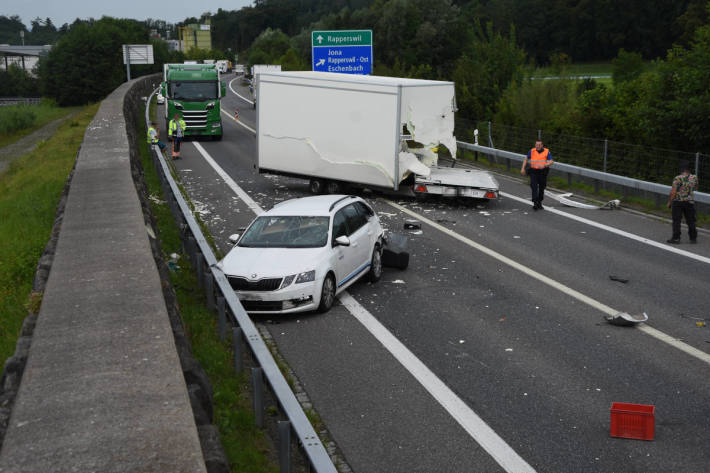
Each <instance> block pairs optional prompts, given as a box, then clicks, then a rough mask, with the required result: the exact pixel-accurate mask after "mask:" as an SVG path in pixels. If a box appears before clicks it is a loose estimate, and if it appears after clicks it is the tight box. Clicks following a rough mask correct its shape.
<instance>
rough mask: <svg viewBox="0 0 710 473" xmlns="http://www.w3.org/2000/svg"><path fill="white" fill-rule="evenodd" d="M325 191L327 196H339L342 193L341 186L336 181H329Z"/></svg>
mask: <svg viewBox="0 0 710 473" xmlns="http://www.w3.org/2000/svg"><path fill="white" fill-rule="evenodd" d="M325 191H326V193H327V194H337V193H339V192H340V184H339V183H337V182H335V181H328V184H326V189H325Z"/></svg>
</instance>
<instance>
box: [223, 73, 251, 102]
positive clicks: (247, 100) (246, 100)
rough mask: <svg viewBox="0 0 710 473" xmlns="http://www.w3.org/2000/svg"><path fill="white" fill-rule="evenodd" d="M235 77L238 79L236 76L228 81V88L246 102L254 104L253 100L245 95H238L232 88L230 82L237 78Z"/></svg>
mask: <svg viewBox="0 0 710 473" xmlns="http://www.w3.org/2000/svg"><path fill="white" fill-rule="evenodd" d="M237 79H238V77H235V78H234V79H232V80H230V81H229V90H231V91H232V93H233V94H234V95H236V96H237V97H239V98H240V99H242V100H244V101H245V102H247V103H248V104H250V105H254V102H252V101H251V100H249V99H248V98H246V97H243V96H241V95H239V94H238V93H237V91H236V90H234V89H233V88H232V82H234V81H235V80H237Z"/></svg>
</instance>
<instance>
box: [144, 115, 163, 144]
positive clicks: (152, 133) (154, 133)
mask: <svg viewBox="0 0 710 473" xmlns="http://www.w3.org/2000/svg"><path fill="white" fill-rule="evenodd" d="M159 137H160V130H158V125H156V123H155V122H150V126H149V127H148V136H147V141H148V144H149V145H158V146H159V147H160V149H161V150H164V149H165V143H163V142H162V141H160V138H159Z"/></svg>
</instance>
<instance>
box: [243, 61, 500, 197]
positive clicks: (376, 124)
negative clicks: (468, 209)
mask: <svg viewBox="0 0 710 473" xmlns="http://www.w3.org/2000/svg"><path fill="white" fill-rule="evenodd" d="M257 81H258V87H257V88H256V90H257V91H258V92H257V93H258V96H257V103H258V104H259V106H258V109H257V120H256V123H257V125H256V134H257V160H258V162H257V164H256V167H257V168H258V170H259V172H264V173H277V174H285V175H293V176H297V177H305V178H307V179H310V188H311V191H312V192H314V193H321V192H330V193H335V192H340V191H341V189H342V187H343V185H355V186H358V187H368V188H375V189H376V188H379V189H389V190H393V191H400V192H404V193H414V194H437V195H445V196H462V197H472V198H477V199H496V198H498V182H497V181H496V180H495V178H494V177H493V176H492V175H491V174H490V173H488V172H486V171H477V170H471V169H464V168H454V167H441V166H438V153H437V148H438V147H439V146H440V145H444V146H446V148H447V149H448V150H449V151H450V152H451V155H452V156H454V157H455V156H456V138H455V137H454V134H453V133H454V112H455V111H456V99H455V91H454V83H453V82H442V81H430V80H419V79H403V78H395V77H377V76H362V75H350V74H334V73H327V72H310V71H306V72H262V73H260V74H259V75H258V76H257Z"/></svg>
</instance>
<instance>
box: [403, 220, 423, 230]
mask: <svg viewBox="0 0 710 473" xmlns="http://www.w3.org/2000/svg"><path fill="white" fill-rule="evenodd" d="M421 228H422V222H420V221H419V220H411V219H407V220H405V221H404V229H405V230H419V229H421Z"/></svg>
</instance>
